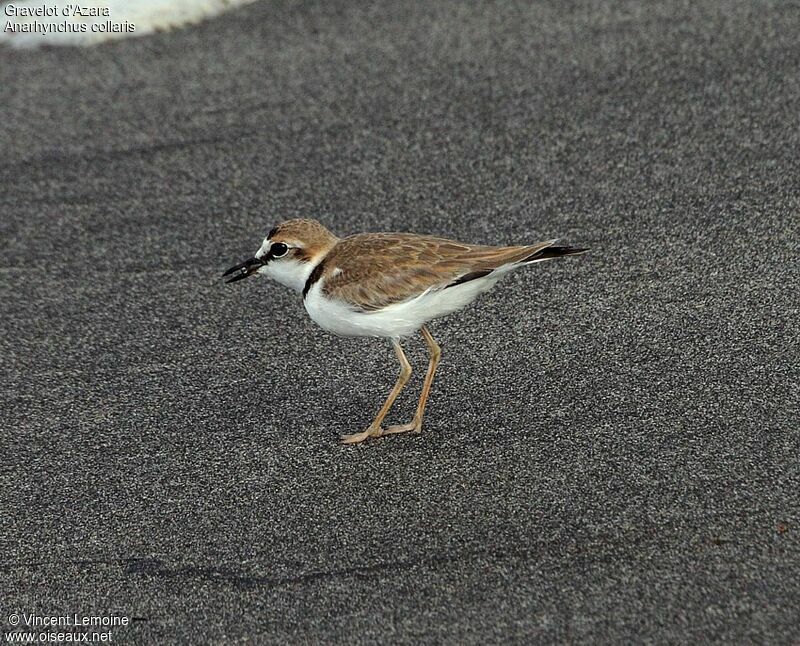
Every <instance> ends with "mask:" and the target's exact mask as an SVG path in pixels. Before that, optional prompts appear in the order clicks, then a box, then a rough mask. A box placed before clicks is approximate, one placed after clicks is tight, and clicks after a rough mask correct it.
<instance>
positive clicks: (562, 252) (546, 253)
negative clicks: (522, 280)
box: [522, 240, 589, 263]
mask: <svg viewBox="0 0 800 646" xmlns="http://www.w3.org/2000/svg"><path fill="white" fill-rule="evenodd" d="M553 242H556V241H555V240H553ZM587 251H589V249H588V248H587V249H581V248H578V247H558V246H555V245H551V246H548V247H545V248H544V249H538V250H537V251H534V252H533V253H532V254H531V255H530V256H527V257H526V258H523V260H522V262H523V263H529V262H539V261H541V260H549V259H550V258H560V257H561V256H575V255H577V254H579V253H586V252H587Z"/></svg>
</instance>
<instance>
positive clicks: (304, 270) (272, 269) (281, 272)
mask: <svg viewBox="0 0 800 646" xmlns="http://www.w3.org/2000/svg"><path fill="white" fill-rule="evenodd" d="M321 261H322V258H319V259H317V258H315V259H313V260H310V261H305V262H299V261H297V260H294V259H291V258H275V259H274V260H270V261H269V262H268V263H267V264H266V265H264V266H263V267H260V268H259V270H258V273H259V274H261V275H263V276H269V277H270V278H272V280H275V281H277V282H279V283H280V284H281V285H286V286H287V287H289V288H291V289H293V290H295V291H296V292H302V291H303V288H304V287H305V286H306V281H307V280H308V277H309V276H310V275H311V272H312V271H314V267H316V266H317V264H318V263H319V262H321Z"/></svg>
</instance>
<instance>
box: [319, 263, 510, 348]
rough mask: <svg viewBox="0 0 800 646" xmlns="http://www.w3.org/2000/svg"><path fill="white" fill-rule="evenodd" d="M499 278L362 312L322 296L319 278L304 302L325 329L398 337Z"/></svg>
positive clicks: (460, 304) (447, 311)
mask: <svg viewBox="0 0 800 646" xmlns="http://www.w3.org/2000/svg"><path fill="white" fill-rule="evenodd" d="M499 279H500V276H495V275H491V276H487V277H485V278H478V279H476V280H471V281H469V282H466V283H463V284H462V285H456V286H455V287H448V288H447V289H438V290H429V291H427V292H424V293H422V294H420V295H419V296H417V297H416V298H413V299H411V300H408V301H404V302H402V303H395V304H394V305H389V306H388V307H385V308H383V309H381V310H377V311H375V312H366V313H365V312H359V311H357V310H355V309H353V308H352V307H350V306H348V305H347V304H346V303H344V302H342V301H337V300H334V299H329V298H327V297H325V296H323V294H322V281H318V282H317V283H316V284H315V285H314V286H313V287H312V288H311V289H310V290H309V291H308V294H306V297H305V300H304V304H305V306H306V311H308V314H309V316H310V317H311V319H312V320H313V321H314V322H315V323H316V324H317V325H319V326H320V327H321V328H323V329H325V330H328V332H333V333H334V334H338V335H340V336H377V337H390V338H399V337H402V336H408V335H409V334H413V333H414V332H416V331H417V330H419V328H420V327H422V326H423V325H424V324H425V323H427V322H428V321H430V320H431V319H434V318H437V317H439V316H444V315H446V314H450V313H452V312H455V311H456V310H460V309H461V308H462V307H465V306H466V305H468V304H469V303H471V302H472V301H473V300H475V298H476V297H477V296H478V295H479V294H481V293H482V292H485V291H486V290H488V289H491V288H492V287H493V286H494V284H495V283H496V282H497V281H498V280H499Z"/></svg>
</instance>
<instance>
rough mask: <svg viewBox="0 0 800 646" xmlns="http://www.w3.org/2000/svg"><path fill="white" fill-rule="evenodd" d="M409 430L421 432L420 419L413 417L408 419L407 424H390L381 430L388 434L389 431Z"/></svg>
mask: <svg viewBox="0 0 800 646" xmlns="http://www.w3.org/2000/svg"><path fill="white" fill-rule="evenodd" d="M409 431H414V433H421V432H422V421H421V420H416V419H415V420H412V421H410V422H409V423H408V424H398V425H396V426H390V427H389V428H387V429H386V430H385V431H384V432H383V434H384V435H388V434H389V433H408V432H409Z"/></svg>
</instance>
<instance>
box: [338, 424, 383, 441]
mask: <svg viewBox="0 0 800 646" xmlns="http://www.w3.org/2000/svg"><path fill="white" fill-rule="evenodd" d="M384 432H385V431H384V430H383V429H382V428H380V427H379V426H378V427H374V426H370V427H369V428H367V430H366V431H362V432H361V433H353V434H352V435H342V444H358V443H360V442H363V441H364V440H366V439H367V438H370V437H380V436H381V435H383V434H384Z"/></svg>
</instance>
